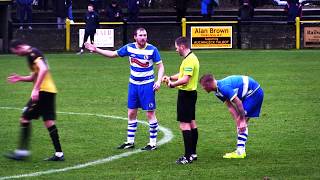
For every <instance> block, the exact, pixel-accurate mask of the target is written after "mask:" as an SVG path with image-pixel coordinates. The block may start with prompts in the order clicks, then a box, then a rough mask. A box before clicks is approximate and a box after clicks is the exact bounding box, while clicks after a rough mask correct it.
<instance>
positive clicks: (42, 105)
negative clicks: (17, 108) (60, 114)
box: [22, 91, 56, 121]
mask: <svg viewBox="0 0 320 180" xmlns="http://www.w3.org/2000/svg"><path fill="white" fill-rule="evenodd" d="M55 97H56V94H55V93H50V92H44V91H40V92H39V100H38V101H35V102H33V101H32V100H31V99H30V100H29V101H28V103H27V104H26V106H25V107H24V109H23V112H22V117H23V118H24V119H27V120H32V119H38V118H39V117H40V116H41V117H42V118H43V120H44V121H46V120H55V119H56V107H55Z"/></svg>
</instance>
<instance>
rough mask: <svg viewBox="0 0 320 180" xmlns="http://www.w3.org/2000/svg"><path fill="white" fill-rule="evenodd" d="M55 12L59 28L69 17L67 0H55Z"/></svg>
mask: <svg viewBox="0 0 320 180" xmlns="http://www.w3.org/2000/svg"><path fill="white" fill-rule="evenodd" d="M54 3H55V14H56V16H57V24H58V29H62V28H63V27H64V25H63V24H64V22H65V18H66V17H67V6H66V1H65V0H55V1H54Z"/></svg>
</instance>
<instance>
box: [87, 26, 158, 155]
mask: <svg viewBox="0 0 320 180" xmlns="http://www.w3.org/2000/svg"><path fill="white" fill-rule="evenodd" d="M134 39H135V41H136V42H134V43H129V44H127V45H125V46H123V47H121V48H120V49H118V50H117V51H110V50H103V49H100V48H97V47H95V46H94V45H93V44H90V43H85V47H86V48H87V49H88V50H90V51H93V52H97V53H99V54H101V55H104V56H106V57H110V58H114V57H118V56H120V57H124V56H129V63H130V78H129V90H128V131H127V141H126V142H125V143H124V144H122V145H120V146H119V147H118V149H128V148H134V139H135V132H136V130H137V123H138V122H137V113H138V108H142V110H144V111H146V115H147V119H148V121H149V128H150V129H149V132H150V141H149V143H148V144H147V146H145V147H144V148H142V150H155V149H156V148H157V147H156V140H157V132H158V120H157V118H156V115H155V110H156V102H155V91H157V90H158V89H159V88H160V85H161V79H162V77H163V74H164V66H163V64H162V60H161V58H160V54H159V51H158V49H157V48H156V47H155V46H153V45H151V44H148V43H147V31H146V30H145V29H144V28H138V29H136V30H135V32H134ZM154 64H156V65H157V68H158V77H157V81H156V82H155V76H154V71H153V65H154Z"/></svg>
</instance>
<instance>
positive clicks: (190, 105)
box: [177, 90, 197, 123]
mask: <svg viewBox="0 0 320 180" xmlns="http://www.w3.org/2000/svg"><path fill="white" fill-rule="evenodd" d="M196 102H197V91H184V90H179V91H178V100H177V121H180V122H186V123H191V120H195V118H196Z"/></svg>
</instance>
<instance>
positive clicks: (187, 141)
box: [182, 130, 192, 158]
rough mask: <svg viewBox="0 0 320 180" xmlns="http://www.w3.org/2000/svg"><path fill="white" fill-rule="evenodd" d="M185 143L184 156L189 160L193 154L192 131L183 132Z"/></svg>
mask: <svg viewBox="0 0 320 180" xmlns="http://www.w3.org/2000/svg"><path fill="white" fill-rule="evenodd" d="M182 135H183V141H184V151H185V154H184V156H185V157H187V158H189V157H190V155H191V154H192V135H191V130H185V131H182Z"/></svg>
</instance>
